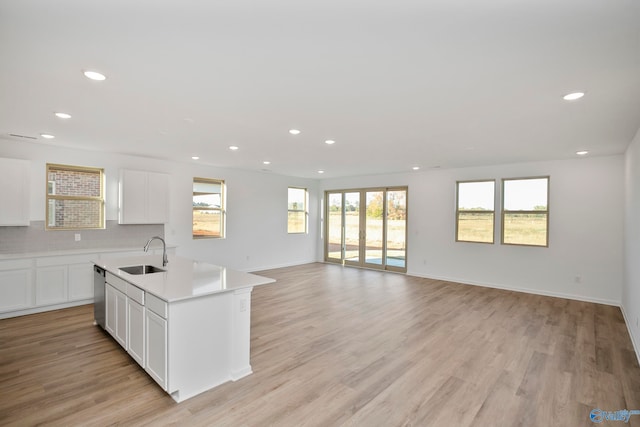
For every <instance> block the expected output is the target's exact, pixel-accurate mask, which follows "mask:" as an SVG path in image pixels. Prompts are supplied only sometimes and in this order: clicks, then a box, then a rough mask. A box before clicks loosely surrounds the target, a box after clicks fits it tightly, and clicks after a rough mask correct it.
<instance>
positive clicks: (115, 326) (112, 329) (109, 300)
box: [104, 283, 127, 349]
mask: <svg viewBox="0 0 640 427" xmlns="http://www.w3.org/2000/svg"><path fill="white" fill-rule="evenodd" d="M104 294H105V295H104V296H105V305H106V313H105V315H106V316H105V317H106V319H105V329H106V330H107V332H109V333H110V334H111V336H113V338H115V339H116V341H118V343H120V345H121V346H123V347H124V348H125V349H126V348H127V296H126V295H125V294H123V293H122V292H120V291H119V290H117V289H116V288H114V287H113V286H111V285H110V284H108V283H107V284H106V285H105V291H104Z"/></svg>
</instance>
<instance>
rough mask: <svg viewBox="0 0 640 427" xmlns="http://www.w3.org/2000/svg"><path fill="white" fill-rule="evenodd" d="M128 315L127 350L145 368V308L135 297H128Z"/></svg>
mask: <svg viewBox="0 0 640 427" xmlns="http://www.w3.org/2000/svg"><path fill="white" fill-rule="evenodd" d="M127 315H128V316H129V323H128V328H127V329H128V330H127V334H128V338H129V344H128V345H127V352H128V353H129V354H130V355H131V357H132V358H133V360H135V361H136V362H138V364H139V365H140V366H142V367H143V368H144V367H145V360H144V346H145V342H144V333H145V331H144V323H145V308H144V306H143V305H140V304H138V303H137V302H135V301H134V300H133V299H131V298H127Z"/></svg>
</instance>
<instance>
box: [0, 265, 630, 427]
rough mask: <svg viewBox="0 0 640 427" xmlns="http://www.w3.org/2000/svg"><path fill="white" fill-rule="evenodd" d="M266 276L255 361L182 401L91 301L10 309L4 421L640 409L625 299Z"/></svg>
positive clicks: (489, 419)
mask: <svg viewBox="0 0 640 427" xmlns="http://www.w3.org/2000/svg"><path fill="white" fill-rule="evenodd" d="M261 274H263V275H266V276H269V277H273V278H274V279H276V280H277V282H276V283H275V284H272V285H266V286H262V287H258V288H255V289H254V291H253V300H252V322H251V323H252V330H251V334H252V335H251V363H252V366H253V371H254V373H253V374H252V375H250V376H248V377H246V378H244V379H242V380H239V381H237V382H229V383H226V384H224V385H222V386H220V387H218V388H216V389H214V390H211V391H209V392H206V393H203V394H201V395H199V396H196V397H194V398H192V399H189V400H187V401H185V402H183V403H181V404H176V403H175V402H174V401H173V400H172V399H171V398H170V397H169V396H168V395H166V394H165V393H164V392H162V391H161V390H160V389H159V388H158V387H157V386H156V384H155V383H154V382H153V381H152V380H151V379H150V378H149V377H148V376H147V375H146V373H145V372H144V371H143V370H142V369H140V368H139V367H138V365H136V363H135V362H134V361H133V360H132V359H130V358H129V356H128V355H127V354H126V353H125V352H124V351H123V350H122V349H121V348H120V346H119V345H118V344H116V342H115V341H114V340H112V339H111V338H110V337H109V336H108V335H107V334H106V333H104V332H103V331H102V330H100V329H99V328H98V327H95V326H93V325H92V322H93V308H92V306H81V307H75V308H70V309H65V310H59V311H54V312H48V313H41V314H34V315H30V316H23V317H19V318H13V319H5V320H0V425H3V426H30V425H60V426H76V425H82V426H94V425H95V426H102V425H127V426H129V425H154V426H155V425H189V426H192V425H193V426H340V425H345V426H367V427H369V426H492V427H493V426H588V425H592V424H593V423H592V422H591V421H590V420H589V413H590V412H591V410H592V409H594V408H600V409H603V410H609V411H615V410H620V409H640V367H639V366H638V362H637V358H636V355H635V353H634V351H633V348H632V345H631V342H630V339H629V336H628V333H627V329H626V327H625V325H624V321H623V318H622V315H621V313H620V310H619V309H618V308H617V307H610V306H605V305H599V304H592V303H585V302H578V301H571V300H564V299H559V298H551V297H544V296H537V295H529V294H523V293H516V292H509V291H502V290H495V289H487V288H481V287H475V286H467V285H460V284H455V283H447V282H442V281H436V280H427V279H420V278H415V277H409V276H405V275H400V274H393V273H383V272H378V271H370V270H360V269H351V268H343V267H340V266H337V265H327V264H319V263H318V264H308V265H303V266H297V267H289V268H282V269H276V270H270V271H264V272H261ZM593 425H595V424H593ZM603 425H624V423H621V422H614V421H608V422H605V423H604V424H603ZM628 425H631V426H636V427H637V426H640V415H637V416H634V417H632V418H631V420H630V423H629V424H628Z"/></svg>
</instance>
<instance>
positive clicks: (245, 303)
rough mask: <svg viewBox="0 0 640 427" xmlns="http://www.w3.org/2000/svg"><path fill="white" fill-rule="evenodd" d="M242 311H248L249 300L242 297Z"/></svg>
mask: <svg viewBox="0 0 640 427" xmlns="http://www.w3.org/2000/svg"><path fill="white" fill-rule="evenodd" d="M240 311H247V300H246V299H241V300H240Z"/></svg>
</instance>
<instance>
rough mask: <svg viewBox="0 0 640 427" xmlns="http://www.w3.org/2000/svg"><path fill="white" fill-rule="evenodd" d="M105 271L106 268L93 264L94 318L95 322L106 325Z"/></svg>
mask: <svg viewBox="0 0 640 427" xmlns="http://www.w3.org/2000/svg"><path fill="white" fill-rule="evenodd" d="M104 287H105V271H104V268H102V267H98V266H97V265H94V266H93V318H94V319H95V322H94V324H95V325H100V326H102V329H104V326H105V297H104Z"/></svg>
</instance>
